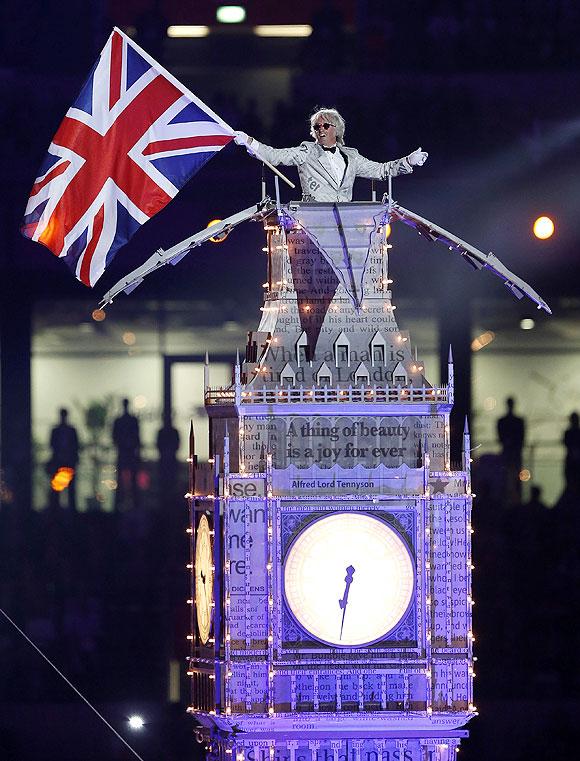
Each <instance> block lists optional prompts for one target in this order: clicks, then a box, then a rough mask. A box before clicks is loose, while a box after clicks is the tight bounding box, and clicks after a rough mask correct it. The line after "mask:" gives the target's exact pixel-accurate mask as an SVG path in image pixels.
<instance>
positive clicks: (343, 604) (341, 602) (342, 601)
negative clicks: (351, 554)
mask: <svg viewBox="0 0 580 761" xmlns="http://www.w3.org/2000/svg"><path fill="white" fill-rule="evenodd" d="M354 572H355V567H354V566H352V565H349V566H348V567H347V569H346V576H345V577H344V580H345V582H346V583H345V587H344V594H343V596H342V599H340V600H339V601H338V607H339V608H340V609H341V610H342V621H341V623H340V639H342V630H343V628H344V617H345V615H346V606H347V605H348V593H349V591H350V585H351V584H352V580H353V576H354Z"/></svg>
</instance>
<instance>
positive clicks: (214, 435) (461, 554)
mask: <svg viewBox="0 0 580 761" xmlns="http://www.w3.org/2000/svg"><path fill="white" fill-rule="evenodd" d="M389 211H390V210H389V209H388V207H387V206H385V205H382V204H380V203H367V204H360V203H348V204H321V203H318V204H302V203H296V204H289V205H288V206H282V207H280V206H279V207H278V208H277V209H272V210H271V212H270V213H269V214H268V215H266V217H265V231H266V237H267V247H266V249H265V250H266V253H267V260H268V269H267V282H266V283H265V284H264V287H265V298H264V305H263V307H262V319H261V321H260V324H259V327H258V329H257V330H256V331H255V332H251V333H250V334H249V336H248V343H247V346H246V352H245V358H243V361H240V359H238V361H237V362H236V366H235V376H234V382H233V384H232V386H231V387H229V388H220V389H215V388H212V387H211V386H210V383H209V378H208V376H209V373H208V376H206V390H205V400H206V409H207V412H208V415H209V418H210V449H211V452H212V456H213V459H214V474H215V479H214V482H215V488H214V489H213V490H206V491H208V492H209V493H204V494H202V493H200V489H199V488H197V489H195V486H194V485H193V486H192V494H191V495H190V505H191V529H190V531H191V536H192V559H191V568H192V595H191V600H190V603H191V606H192V632H191V635H190V638H191V641H192V651H191V658H190V661H189V674H190V676H191V678H192V684H193V699H192V705H191V708H190V710H191V712H192V714H193V715H194V717H195V719H196V721H197V725H198V727H197V730H196V733H197V736H198V739H200V741H203V743H204V744H205V746H206V748H207V752H208V754H209V755H210V757H214V758H218V757H219V759H223V760H224V761H228V760H229V759H233V758H235V759H236V761H246V760H247V761H271V760H272V761H273V760H274V759H276V761H451V760H452V759H454V758H455V753H456V751H457V749H458V746H459V743H460V740H461V738H463V737H465V736H466V735H467V731H466V730H465V729H461V727H463V726H464V725H465V724H466V723H467V722H468V721H469V720H470V719H471V718H472V717H473V716H474V715H475V713H476V708H475V706H474V703H473V695H472V683H473V660H474V659H473V633H472V628H471V606H472V599H471V570H472V565H471V525H470V514H471V504H472V495H471V487H470V466H469V461H470V460H469V449H470V446H469V434H468V431H467V427H466V429H465V433H464V440H463V441H464V443H463V456H462V460H461V463H460V464H452V463H451V460H450V447H449V414H450V411H451V408H452V405H453V364H452V359H451V356H450V361H449V375H448V378H447V384H446V385H442V386H433V385H432V384H431V383H429V381H428V379H427V378H426V377H425V375H424V368H423V364H422V362H421V360H420V356H419V355H418V354H417V351H416V350H414V349H413V348H412V346H411V340H410V337H409V335H408V334H406V333H405V332H403V331H401V330H399V327H398V325H397V321H396V318H395V308H396V307H395V305H394V304H393V303H392V299H391V290H390V284H391V281H390V279H389V273H388V249H389V245H388V242H387V241H388V231H389V225H388V223H389V221H390V220H391V217H390V216H389ZM192 454H193V453H192ZM194 491H195V492H196V493H195V494H194V493H193V492H194Z"/></svg>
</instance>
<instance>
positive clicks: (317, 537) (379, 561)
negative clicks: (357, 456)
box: [284, 512, 415, 647]
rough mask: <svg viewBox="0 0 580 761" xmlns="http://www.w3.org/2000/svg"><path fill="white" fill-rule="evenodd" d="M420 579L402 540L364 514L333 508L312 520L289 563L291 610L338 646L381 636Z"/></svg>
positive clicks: (286, 582)
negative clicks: (322, 516) (329, 512)
mask: <svg viewBox="0 0 580 761" xmlns="http://www.w3.org/2000/svg"><path fill="white" fill-rule="evenodd" d="M414 578H415V574H414V568H413V562H412V559H411V556H410V554H409V551H408V549H407V547H406V545H405V543H404V542H403V540H402V539H401V537H400V536H399V535H398V534H397V532H396V531H394V529H392V528H391V527H390V526H389V525H388V524H387V523H385V522H384V521H382V520H380V519H379V518H375V517H372V516H370V515H366V514H363V513H352V512H349V513H333V514H332V515H329V516H328V517H325V518H321V519H319V520H317V521H315V522H314V523H312V524H310V525H309V526H308V527H307V528H305V529H304V531H302V533H301V534H299V535H298V537H297V538H296V539H295V540H294V542H293V543H292V545H291V547H290V550H289V551H288V555H287V557H286V561H285V564H284V592H285V596H286V602H287V603H288V605H289V607H290V610H291V611H292V614H293V615H294V617H295V618H296V620H297V621H298V623H299V624H300V625H301V626H302V627H303V628H304V629H306V630H307V631H308V632H309V633H310V634H311V635H312V636H313V637H314V638H315V639H318V640H321V641H323V642H326V643H328V644H331V645H334V646H337V647H356V646H359V645H365V644H370V643H371V642H376V641H378V640H380V639H382V638H383V637H384V636H385V635H386V634H387V633H388V632H389V631H390V630H391V629H393V627H394V626H395V625H396V624H397V623H398V622H399V621H400V620H401V618H402V617H403V615H404V614H405V612H406V610H407V608H408V606H409V603H410V602H411V597H412V595H413V587H414Z"/></svg>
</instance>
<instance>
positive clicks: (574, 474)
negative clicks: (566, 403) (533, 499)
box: [563, 412, 580, 494]
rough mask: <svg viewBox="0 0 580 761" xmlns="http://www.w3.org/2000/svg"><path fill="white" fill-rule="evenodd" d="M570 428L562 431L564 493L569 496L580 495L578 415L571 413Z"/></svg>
mask: <svg viewBox="0 0 580 761" xmlns="http://www.w3.org/2000/svg"><path fill="white" fill-rule="evenodd" d="M569 421H570V427H569V428H568V429H567V430H566V431H564V440H563V441H564V446H565V447H566V459H565V460H564V478H565V479H566V487H565V488H566V491H567V492H568V493H569V494H580V420H579V418H578V413H577V412H573V413H572V414H571V415H570V418H569Z"/></svg>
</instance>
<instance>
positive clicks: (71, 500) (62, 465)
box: [47, 407, 79, 510]
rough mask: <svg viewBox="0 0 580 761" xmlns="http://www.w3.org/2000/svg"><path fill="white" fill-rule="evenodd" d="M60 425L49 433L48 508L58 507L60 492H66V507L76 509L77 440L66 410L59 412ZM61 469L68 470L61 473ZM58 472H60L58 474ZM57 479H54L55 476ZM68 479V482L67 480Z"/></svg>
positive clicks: (62, 409)
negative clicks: (49, 485) (50, 452)
mask: <svg viewBox="0 0 580 761" xmlns="http://www.w3.org/2000/svg"><path fill="white" fill-rule="evenodd" d="M59 415H60V423H59V424H58V425H55V426H54V428H53V429H52V431H51V432H50V448H51V450H52V454H51V457H50V460H49V462H48V463H47V473H48V476H49V478H50V479H51V490H50V500H49V502H50V506H51V507H53V508H58V507H60V495H61V492H63V491H66V493H67V497H68V507H69V509H70V510H76V509H77V495H76V478H75V475H76V473H75V471H76V467H77V464H78V461H79V440H78V437H77V432H76V428H74V427H73V426H72V425H70V424H69V423H68V410H67V409H66V408H65V407H62V408H61V410H60V411H59ZM61 469H68V471H67V470H65V471H61ZM59 471H60V472H59ZM57 474H58V476H59V477H57V478H55V477H56V476H57ZM69 478H70V481H68V484H67V480H68V479H69Z"/></svg>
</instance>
